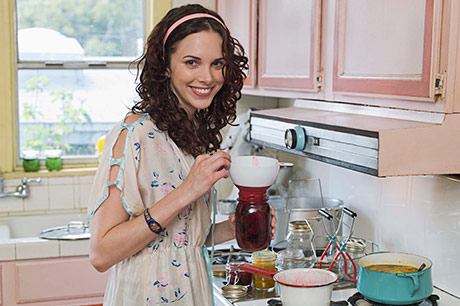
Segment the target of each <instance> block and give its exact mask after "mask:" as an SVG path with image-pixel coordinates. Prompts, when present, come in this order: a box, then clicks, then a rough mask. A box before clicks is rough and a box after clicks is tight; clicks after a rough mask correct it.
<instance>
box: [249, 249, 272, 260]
mask: <svg viewBox="0 0 460 306" xmlns="http://www.w3.org/2000/svg"><path fill="white" fill-rule="evenodd" d="M252 259H253V261H254V260H257V261H273V260H275V259H276V253H275V252H272V251H269V250H262V251H256V252H253V253H252Z"/></svg>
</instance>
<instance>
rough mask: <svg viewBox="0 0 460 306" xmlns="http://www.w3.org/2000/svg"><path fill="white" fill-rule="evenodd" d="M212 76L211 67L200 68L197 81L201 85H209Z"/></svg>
mask: <svg viewBox="0 0 460 306" xmlns="http://www.w3.org/2000/svg"><path fill="white" fill-rule="evenodd" d="M213 78H214V76H213V74H212V69H211V67H202V69H200V74H199V81H200V82H203V83H210V82H212V80H213Z"/></svg>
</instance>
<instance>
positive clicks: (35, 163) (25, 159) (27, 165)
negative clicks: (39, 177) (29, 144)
mask: <svg viewBox="0 0 460 306" xmlns="http://www.w3.org/2000/svg"><path fill="white" fill-rule="evenodd" d="M22 167H23V168H24V171H25V172H35V171H38V169H39V168H40V159H39V156H38V151H37V150H26V151H24V152H22Z"/></svg>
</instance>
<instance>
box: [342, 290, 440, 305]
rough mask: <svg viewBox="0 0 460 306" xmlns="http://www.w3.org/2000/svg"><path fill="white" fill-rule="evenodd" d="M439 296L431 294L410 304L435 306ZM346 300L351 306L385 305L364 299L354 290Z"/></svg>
mask: <svg viewBox="0 0 460 306" xmlns="http://www.w3.org/2000/svg"><path fill="white" fill-rule="evenodd" d="M438 300H439V296H438V295H436V294H432V295H430V296H429V297H427V298H426V299H425V300H423V301H422V302H420V303H418V304H410V305H406V306H411V305H419V306H425V305H426V306H437V305H438ZM348 302H349V303H350V304H351V305H353V306H367V305H369V306H387V304H380V303H376V302H373V301H370V300H368V299H366V298H365V297H364V296H363V295H362V294H361V293H359V292H356V293H355V294H353V295H352V296H351V297H349V298H348Z"/></svg>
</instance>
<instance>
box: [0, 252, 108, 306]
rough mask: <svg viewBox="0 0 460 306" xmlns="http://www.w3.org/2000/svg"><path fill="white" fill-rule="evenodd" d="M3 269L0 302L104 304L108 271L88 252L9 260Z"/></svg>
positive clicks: (21, 303) (13, 303) (11, 304)
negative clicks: (96, 264) (102, 270)
mask: <svg viewBox="0 0 460 306" xmlns="http://www.w3.org/2000/svg"><path fill="white" fill-rule="evenodd" d="M0 271H1V278H0V284H1V291H0V301H1V303H0V305H8V306H14V305H30V306H38V305H94V304H101V303H102V301H103V296H104V291H105V286H106V283H107V278H108V274H109V273H108V272H105V273H99V272H97V271H96V270H95V269H94V268H93V267H92V266H91V263H90V261H89V258H88V256H77V257H60V258H46V259H32V260H17V261H6V262H2V263H1V264H0Z"/></svg>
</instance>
